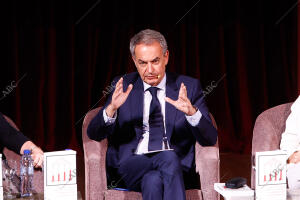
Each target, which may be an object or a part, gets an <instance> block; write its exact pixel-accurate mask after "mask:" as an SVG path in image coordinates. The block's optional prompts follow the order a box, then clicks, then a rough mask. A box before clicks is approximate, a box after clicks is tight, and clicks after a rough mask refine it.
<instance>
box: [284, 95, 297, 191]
mask: <svg viewBox="0 0 300 200" xmlns="http://www.w3.org/2000/svg"><path fill="white" fill-rule="evenodd" d="M291 111H292V112H291V114H290V115H289V117H288V119H287V120H286V128H285V131H284V133H283V134H282V138H281V143H280V149H282V150H284V151H286V152H287V154H288V160H287V163H288V165H287V179H288V185H289V188H290V189H300V96H299V97H298V99H297V100H296V101H295V102H294V103H293V105H292V107H291Z"/></svg>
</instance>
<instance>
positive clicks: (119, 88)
mask: <svg viewBox="0 0 300 200" xmlns="http://www.w3.org/2000/svg"><path fill="white" fill-rule="evenodd" d="M132 87H133V85H132V84H130V85H129V86H128V88H127V90H126V91H125V92H123V78H120V79H119V81H118V82H117V84H116V89H115V91H114V93H113V95H112V98H111V103H110V104H109V105H108V106H107V108H106V114H107V115H108V116H109V117H112V116H113V115H114V113H115V111H116V110H118V109H119V108H120V107H121V106H122V105H123V103H124V102H125V101H126V99H127V97H128V95H129V93H130V92H131V90H132Z"/></svg>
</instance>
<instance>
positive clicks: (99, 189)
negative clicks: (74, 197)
mask: <svg viewBox="0 0 300 200" xmlns="http://www.w3.org/2000/svg"><path fill="white" fill-rule="evenodd" d="M99 109H100V108H97V109H94V110H92V111H90V112H89V113H88V114H87V115H86V117H85V119H84V121H83V125H82V142H83V150H84V166H85V196H86V199H87V200H91V199H103V198H104V192H105V190H107V180H106V151H107V139H104V140H101V141H100V142H98V141H94V140H91V139H90V138H89V137H88V136H87V127H88V124H89V122H90V121H91V119H92V118H93V117H94V116H95V115H96V113H97V112H98V110H99Z"/></svg>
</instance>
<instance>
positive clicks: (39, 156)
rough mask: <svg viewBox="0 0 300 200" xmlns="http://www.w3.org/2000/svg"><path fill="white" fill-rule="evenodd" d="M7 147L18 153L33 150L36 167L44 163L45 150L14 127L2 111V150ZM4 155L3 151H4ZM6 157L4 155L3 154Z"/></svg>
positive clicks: (0, 116)
mask: <svg viewBox="0 0 300 200" xmlns="http://www.w3.org/2000/svg"><path fill="white" fill-rule="evenodd" d="M4 147H6V148H8V149H10V150H12V151H14V152H15V153H17V154H21V155H22V154H23V152H24V150H25V149H29V150H31V152H32V154H31V155H32V158H33V165H34V167H41V166H42V164H43V154H44V153H43V151H42V150H41V149H40V148H39V147H38V146H36V145H35V144H34V143H33V142H31V141H30V140H29V139H28V138H27V137H26V136H24V135H23V134H22V133H21V132H20V131H17V130H16V129H14V128H13V127H12V126H11V125H10V124H9V123H8V122H7V121H6V119H5V118H4V116H3V115H2V114H1V113H0V151H1V153H2V152H3V148H4ZM2 155H3V153H2ZM3 158H4V156H3Z"/></svg>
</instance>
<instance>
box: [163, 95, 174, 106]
mask: <svg viewBox="0 0 300 200" xmlns="http://www.w3.org/2000/svg"><path fill="white" fill-rule="evenodd" d="M165 101H166V102H168V103H170V104H172V105H173V106H175V107H176V101H174V100H173V99H170V98H169V97H165Z"/></svg>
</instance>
